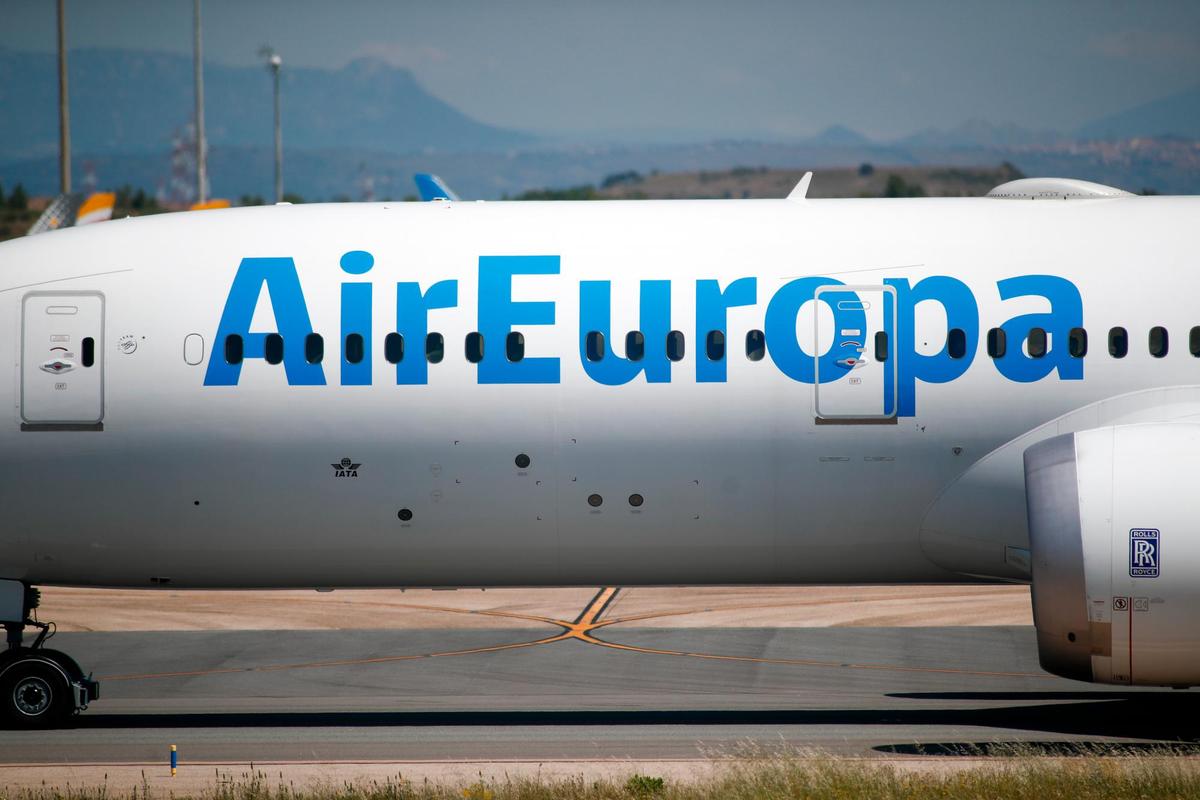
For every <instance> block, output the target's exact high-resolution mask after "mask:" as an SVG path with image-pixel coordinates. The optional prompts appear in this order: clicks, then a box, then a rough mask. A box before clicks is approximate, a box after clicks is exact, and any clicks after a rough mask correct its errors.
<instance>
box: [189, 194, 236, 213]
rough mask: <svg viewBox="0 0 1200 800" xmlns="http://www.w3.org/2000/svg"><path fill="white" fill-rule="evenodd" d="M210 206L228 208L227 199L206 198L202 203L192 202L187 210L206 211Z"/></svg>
mask: <svg viewBox="0 0 1200 800" xmlns="http://www.w3.org/2000/svg"><path fill="white" fill-rule="evenodd" d="M211 208H229V200H227V199H226V198H223V197H218V198H216V199H213V200H206V201H205V202H203V203H192V207H191V208H189V209H188V211H206V210H208V209H211Z"/></svg>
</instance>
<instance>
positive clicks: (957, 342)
mask: <svg viewBox="0 0 1200 800" xmlns="http://www.w3.org/2000/svg"><path fill="white" fill-rule="evenodd" d="M874 344H875V346H874V351H875V359H876V360H877V361H886V360H887V358H888V336H887V334H886V333H884V332H883V331H880V332H878V333H876V334H875V342H874ZM685 345H686V342H685V338H684V335H683V333H682V332H680V331H671V332H670V333H668V334H667V341H666V353H667V358H669V359H670V360H671V361H681V360H682V359H683V357H684V354H685V352H686V346H685ZM745 345H746V358H748V359H749V360H751V361H761V360H762V359H763V357H764V356H765V355H766V352H767V340H766V335H765V334H764V333H763V332H762V331H760V330H752V331H749V332H748V333H747V334H746V342H745ZM1024 346H1025V351H1026V352H1027V353H1028V355H1029V356H1030V357H1031V358H1042V357H1043V356H1045V355H1046V353H1047V352H1048V350H1049V333H1048V332H1047V331H1046V329H1045V328H1030V330H1029V333H1028V335H1027V336H1026V337H1025V340H1024ZM1147 347H1148V350H1149V352H1150V355H1152V356H1154V357H1155V358H1162V357H1164V356H1165V355H1167V352H1168V351H1169V349H1170V336H1169V334H1168V332H1167V329H1166V328H1164V327H1162V326H1161V325H1156V326H1155V327H1153V328H1151V329H1150V332H1149V335H1148V337H1147ZM463 349H464V355H465V356H466V359H467V361H469V362H471V363H472V364H478V363H479V362H480V361H482V360H483V356H484V341H483V334H482V333H479V332H472V333H469V334H467V337H466V339H465V341H464V347H463ZM946 351H947V355H949V356H950V357H951V358H956V359H957V358H964V357H965V356H966V354H967V334H966V332H965V331H963V330H962V329H961V328H951V329H950V330H949V331H948V332H947V335H946ZM1188 351H1189V352H1190V353H1191V354H1192V355H1193V356H1195V357H1198V358H1200V325H1198V326H1196V327H1193V328H1192V329H1191V330H1190V331H1189V332H1188ZM1007 352H1008V334H1007V333H1006V332H1005V330H1004V329H1003V328H992V329H991V330H989V331H988V332H987V354H988V356H990V357H991V358H1003V357H1004V356H1005V354H1006V353H1007ZM1067 352H1068V353H1069V354H1070V356H1071V357H1072V358H1083V357H1084V356H1086V355H1087V353H1088V334H1087V331H1086V330H1085V329H1083V328H1072V329H1071V330H1070V331H1069V332H1068V333H1067ZM1108 353H1109V355H1110V356H1112V357H1113V358H1124V357H1125V356H1127V355H1128V354H1129V333H1128V331H1126V329H1125V328H1122V327H1115V328H1111V329H1110V330H1109V332H1108ZM607 354H608V349H607V346H606V342H605V337H604V334H603V333H601V332H600V331H590V332H588V333H587V335H586V336H585V337H584V356H585V357H586V358H587V360H588V361H601V360H603V359H604V358H605V357H606V356H607ZM704 354H705V356H706V357H707V358H708V359H709V360H710V361H721V360H722V359H724V358H725V356H726V337H725V333H724V331H719V330H713V331H709V332H708V334H707V335H706V336H705V337H704ZM345 355H346V361H347V362H349V363H351V364H358V363H361V362H362V360H363V359H364V358H365V357H366V343H365V340H364V339H363V336H362V334H358V333H351V334H349V335H347V336H346V341H345ZM383 355H384V359H385V360H386V361H387V362H388V363H389V364H399V363H400V362H401V361H403V360H404V357H405V342H404V337H403V336H402V335H401V334H399V333H389V334H388V335H387V336H386V337H384V340H383ZM504 355H505V357H506V358H507V359H508V360H509V361H512V362H517V361H520V360H522V359H523V358H525V337H524V335H522V334H521V333H519V332H518V331H513V332H511V333H509V334H508V336H506V337H505V341H504ZM445 356H446V340H445V337H443V336H442V334H440V333H431V334H429V335H428V336H426V337H425V360H426V361H428V362H429V363H431V364H437V363H439V362H441V361H442V360H443V359H444V358H445ZM645 356H646V337H645V335H643V334H642V333H641V331H630V332H629V333H628V334H626V335H625V357H626V358H627V359H629V360H630V361H641V360H642V359H643V358H645ZM263 357H264V359H265V360H266V362H267V363H268V364H279V363H282V361H283V337H282V336H280V335H279V334H278V333H270V334H267V336H266V338H265V340H264V342H263ZM244 358H245V343H244V342H243V339H242V337H241V336H239V335H238V334H230V335H229V336H226V337H225V360H226V361H227V362H228V363H230V364H240V363H241V362H242V360H243V359H244ZM324 358H325V340H324V338H323V337H322V336H321V335H320V334H319V333H310V334H308V335H307V336H305V337H304V360H305V361H307V362H308V363H310V364H319V363H321V361H323V360H324Z"/></svg>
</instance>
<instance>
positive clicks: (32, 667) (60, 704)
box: [0, 658, 72, 728]
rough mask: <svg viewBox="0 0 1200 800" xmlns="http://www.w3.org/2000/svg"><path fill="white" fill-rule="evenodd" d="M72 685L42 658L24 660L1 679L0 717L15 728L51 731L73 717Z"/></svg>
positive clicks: (0, 677) (13, 665) (6, 672)
mask: <svg viewBox="0 0 1200 800" xmlns="http://www.w3.org/2000/svg"><path fill="white" fill-rule="evenodd" d="M70 691H71V690H70V686H68V684H67V680H66V678H64V677H63V675H62V672H60V671H59V670H58V669H56V668H55V667H54V666H53V665H51V664H48V663H46V662H45V661H42V660H41V659H31V658H27V659H21V660H20V661H17V662H16V663H14V664H12V665H10V666H9V667H8V668H6V669H5V670H4V674H3V675H2V676H0V717H2V718H3V719H4V722H5V723H7V725H8V726H9V727H13V728H50V727H54V726H56V725H60V724H62V723H63V722H64V721H65V720H66V718H67V717H68V716H69V715H70V713H71V709H72V702H71V697H70Z"/></svg>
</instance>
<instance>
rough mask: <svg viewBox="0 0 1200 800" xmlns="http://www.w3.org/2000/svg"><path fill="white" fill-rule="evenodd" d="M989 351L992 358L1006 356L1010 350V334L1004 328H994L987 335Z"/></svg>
mask: <svg viewBox="0 0 1200 800" xmlns="http://www.w3.org/2000/svg"><path fill="white" fill-rule="evenodd" d="M987 352H988V355H989V356H991V357H992V358H1004V354H1005V353H1007V352H1008V335H1007V334H1006V333H1005V332H1004V328H992V329H991V330H990V331H988V335H987Z"/></svg>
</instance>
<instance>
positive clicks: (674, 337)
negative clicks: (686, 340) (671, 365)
mask: <svg viewBox="0 0 1200 800" xmlns="http://www.w3.org/2000/svg"><path fill="white" fill-rule="evenodd" d="M667 358H669V359H671V360H672V361H681V360H682V359H683V334H682V333H681V332H680V331H671V332H670V333H668V334H667Z"/></svg>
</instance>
